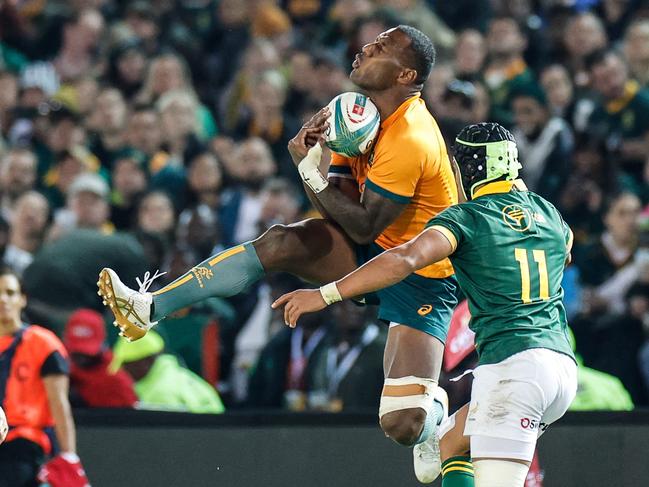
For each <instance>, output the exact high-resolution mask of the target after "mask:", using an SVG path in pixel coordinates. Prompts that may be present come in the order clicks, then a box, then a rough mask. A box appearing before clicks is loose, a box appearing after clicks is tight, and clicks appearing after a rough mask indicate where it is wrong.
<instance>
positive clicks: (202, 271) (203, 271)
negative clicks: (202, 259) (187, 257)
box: [192, 267, 214, 287]
mask: <svg viewBox="0 0 649 487" xmlns="http://www.w3.org/2000/svg"><path fill="white" fill-rule="evenodd" d="M192 273H193V274H194V277H195V278H196V280H197V281H198V285H199V286H200V287H205V285H204V284H203V278H205V279H207V280H210V279H212V277H213V276H214V274H213V273H212V271H211V270H209V269H208V268H207V267H194V268H193V269H192Z"/></svg>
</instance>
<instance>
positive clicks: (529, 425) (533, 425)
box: [521, 418, 550, 431]
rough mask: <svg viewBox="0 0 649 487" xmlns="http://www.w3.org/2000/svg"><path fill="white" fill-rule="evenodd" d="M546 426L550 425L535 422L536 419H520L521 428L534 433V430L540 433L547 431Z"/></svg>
mask: <svg viewBox="0 0 649 487" xmlns="http://www.w3.org/2000/svg"><path fill="white" fill-rule="evenodd" d="M548 426H550V425H549V424H547V423H543V422H541V421H537V420H536V419H530V418H521V428H523V429H525V430H532V431H534V430H536V429H539V430H541V431H545V430H546V429H548Z"/></svg>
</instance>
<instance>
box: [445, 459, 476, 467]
mask: <svg viewBox="0 0 649 487" xmlns="http://www.w3.org/2000/svg"><path fill="white" fill-rule="evenodd" d="M451 465H459V466H462V467H469V468H473V464H472V463H471V462H467V461H466V460H451V461H450V462H448V463H447V464H446V465H444V467H442V468H445V467H450V466H451Z"/></svg>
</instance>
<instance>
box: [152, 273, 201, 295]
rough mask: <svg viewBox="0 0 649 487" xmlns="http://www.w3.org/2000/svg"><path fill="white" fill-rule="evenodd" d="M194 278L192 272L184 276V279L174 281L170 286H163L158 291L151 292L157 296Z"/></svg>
mask: <svg viewBox="0 0 649 487" xmlns="http://www.w3.org/2000/svg"><path fill="white" fill-rule="evenodd" d="M192 279H194V276H193V275H192V274H189V275H188V276H185V277H183V278H182V279H179V280H177V281H176V282H172V283H171V284H169V285H168V286H165V287H163V288H162V289H159V290H158V291H156V292H154V293H151V294H153V295H154V296H157V295H159V294H162V293H166V292H167V291H171V290H172V289H175V288H177V287H178V286H182V285H183V284H185V283H186V282H187V281H190V280H192Z"/></svg>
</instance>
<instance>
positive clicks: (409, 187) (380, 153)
mask: <svg viewBox="0 0 649 487" xmlns="http://www.w3.org/2000/svg"><path fill="white" fill-rule="evenodd" d="M386 142H387V141H386ZM376 150H377V152H376V153H375V154H374V161H373V163H372V166H371V167H370V170H369V172H368V174H367V180H366V181H365V188H366V189H370V190H372V191H374V192H375V193H378V194H380V195H381V196H384V197H386V198H389V199H391V200H394V201H396V202H397V203H404V204H407V203H409V202H410V198H412V196H413V195H414V194H415V189H416V188H417V184H418V183H419V179H420V178H421V176H422V173H423V170H424V166H425V164H426V157H427V155H426V154H425V153H424V151H423V150H421V149H420V148H419V147H418V146H417V145H416V144H415V143H412V142H410V141H408V140H407V139H404V140H401V141H390V143H389V144H386V145H385V146H384V147H382V148H381V149H380V150H379V149H378V146H377V149H376Z"/></svg>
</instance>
